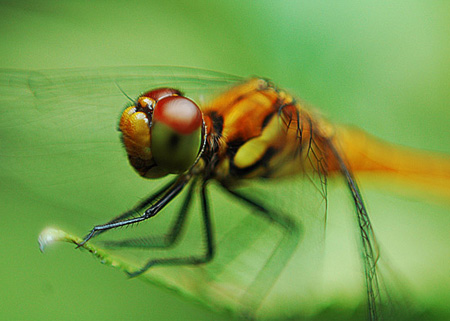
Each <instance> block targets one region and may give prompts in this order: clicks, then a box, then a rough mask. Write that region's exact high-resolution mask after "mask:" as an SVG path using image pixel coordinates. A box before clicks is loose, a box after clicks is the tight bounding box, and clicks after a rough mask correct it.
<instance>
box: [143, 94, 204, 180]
mask: <svg viewBox="0 0 450 321" xmlns="http://www.w3.org/2000/svg"><path fill="white" fill-rule="evenodd" d="M202 127H203V118H202V113H201V111H200V108H199V107H198V106H197V105H196V104H195V103H194V102H193V101H192V100H190V99H188V98H186V97H183V96H167V97H164V98H162V99H160V100H158V101H157V103H156V105H155V109H154V112H153V120H152V126H151V128H150V130H151V135H150V136H151V149H152V154H153V158H154V160H155V162H156V164H157V165H158V166H161V167H162V168H163V169H164V170H166V171H167V172H169V173H173V174H177V173H182V172H184V171H186V170H188V169H189V168H190V167H191V166H192V165H193V164H194V162H195V160H196V159H197V156H198V153H199V151H200V147H201V143H202Z"/></svg>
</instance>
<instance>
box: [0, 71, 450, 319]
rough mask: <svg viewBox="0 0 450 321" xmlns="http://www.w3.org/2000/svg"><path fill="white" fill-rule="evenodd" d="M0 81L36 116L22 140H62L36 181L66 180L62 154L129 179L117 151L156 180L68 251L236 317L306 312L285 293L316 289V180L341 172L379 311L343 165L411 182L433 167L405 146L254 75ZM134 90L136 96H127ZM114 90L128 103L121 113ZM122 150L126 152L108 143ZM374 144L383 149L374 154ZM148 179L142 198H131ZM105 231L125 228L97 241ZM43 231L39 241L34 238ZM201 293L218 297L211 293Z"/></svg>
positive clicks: (380, 294)
mask: <svg viewBox="0 0 450 321" xmlns="http://www.w3.org/2000/svg"><path fill="white" fill-rule="evenodd" d="M1 81H2V83H3V86H4V85H7V87H8V90H9V91H11V88H13V89H15V90H16V91H17V92H13V93H11V92H8V93H7V94H2V96H3V97H4V98H3V99H4V100H5V101H6V103H8V104H10V105H11V106H14V105H17V104H18V103H22V104H23V103H27V104H26V105H27V106H28V109H27V112H29V113H31V114H32V116H33V117H29V119H33V120H32V121H29V122H28V123H27V125H28V126H31V127H33V126H34V125H36V124H40V123H42V120H45V121H44V127H46V128H44V130H46V133H47V135H43V136H45V138H43V137H36V135H35V134H33V133H32V132H31V133H28V136H27V137H29V142H26V143H25V146H28V145H27V144H30V146H31V145H32V144H33V146H34V145H36V144H35V143H36V140H38V141H39V144H40V146H41V148H42V153H43V154H45V153H48V152H50V153H52V152H54V150H55V148H56V147H59V146H61V145H68V147H67V148H71V149H74V150H69V149H64V151H57V152H56V153H55V152H54V156H55V157H54V159H55V160H54V163H52V164H49V168H51V169H50V170H48V169H47V172H46V174H47V175H46V179H47V180H48V177H47V176H51V177H54V181H52V184H51V185H52V186H57V187H61V186H67V185H68V184H67V183H66V182H65V181H63V179H61V178H60V176H61V175H64V174H66V176H67V171H66V169H63V168H64V166H63V165H62V164H61V163H62V162H60V160H61V158H60V157H62V155H64V158H63V159H66V157H67V156H66V154H67V153H69V154H70V156H71V157H72V158H74V159H75V160H76V161H74V162H73V163H72V164H73V166H75V167H76V166H79V170H80V171H86V169H87V170H88V171H89V169H90V170H91V172H89V173H88V174H87V175H86V173H84V174H85V176H88V177H89V178H90V179H91V181H92V180H95V178H96V177H98V176H99V173H102V170H104V171H105V172H108V174H110V175H112V174H115V175H114V176H121V175H123V176H125V175H126V176H127V177H128V175H129V174H130V173H129V172H130V169H129V168H128V167H126V166H125V165H124V163H125V159H124V155H126V158H127V159H128V163H129V164H130V165H131V167H132V168H133V169H134V171H135V172H137V174H138V175H136V176H138V177H141V178H145V179H148V181H150V182H160V184H158V185H156V184H155V185H154V187H153V188H152V187H151V186H152V185H150V188H149V187H148V186H147V185H138V183H135V181H134V180H133V181H132V182H133V183H132V184H131V185H130V186H129V188H128V189H127V190H130V191H131V195H134V197H135V198H136V197H143V198H142V199H141V201H140V202H138V204H137V205H136V206H135V207H132V208H131V209H129V210H126V211H124V212H123V213H122V214H120V215H117V214H114V213H112V214H113V215H112V218H111V219H109V220H108V221H106V222H105V223H104V224H101V225H95V226H94V227H93V228H92V230H91V232H90V233H89V234H87V235H86V236H85V237H84V238H70V240H71V241H72V242H73V243H76V244H77V247H79V248H85V249H88V250H89V251H91V252H92V253H94V254H95V255H96V256H98V257H99V258H101V259H102V260H104V261H105V260H106V261H107V260H108V259H109V257H114V259H113V261H111V262H112V263H111V264H112V265H117V264H118V263H117V262H122V263H123V262H125V263H126V264H125V265H122V266H121V267H122V269H123V270H124V271H125V272H126V273H127V274H128V275H129V276H131V277H138V276H142V277H149V278H150V279H152V278H153V280H156V282H158V283H163V284H164V285H166V286H168V287H175V288H177V289H178V290H180V291H181V292H182V293H184V294H186V295H188V296H191V297H194V296H195V297H197V298H198V297H200V298H201V299H200V300H202V301H203V302H207V304H208V305H213V306H214V305H217V302H220V303H219V305H221V306H222V307H225V308H227V309H233V310H240V311H241V312H242V314H243V315H247V316H251V315H253V314H255V313H256V311H264V308H266V307H267V306H270V305H271V304H272V306H278V307H280V306H283V302H281V301H280V298H282V299H281V300H284V301H287V302H289V304H292V303H291V300H292V301H293V300H299V301H302V303H301V302H298V306H299V308H301V309H306V310H307V309H308V306H309V305H310V301H308V296H309V295H310V293H308V291H304V292H303V293H302V294H300V295H295V293H296V292H299V290H298V288H299V287H300V288H302V287H304V288H305V289H314V287H316V281H317V278H315V277H312V276H313V275H315V274H316V273H318V272H317V271H318V270H320V268H319V269H317V267H318V266H319V267H320V262H319V263H318V262H317V257H320V247H321V245H323V242H324V234H325V231H326V221H327V181H328V178H329V177H335V176H339V177H342V178H343V179H344V180H345V182H346V186H347V189H348V191H349V194H350V196H351V199H352V201H353V205H354V218H355V221H356V224H355V230H356V231H357V234H358V238H359V249H360V257H361V261H362V269H361V270H362V271H361V275H362V276H363V279H364V288H365V290H364V292H365V297H366V299H365V301H366V304H365V305H366V307H367V316H368V319H370V320H377V319H379V318H381V316H382V311H383V309H384V307H385V306H386V305H387V306H389V305H390V304H389V302H387V301H388V296H387V295H386V294H385V289H384V286H383V282H382V279H381V276H380V272H379V267H378V261H379V259H380V250H379V247H378V245H377V242H376V239H375V234H374V231H373V227H372V224H371V222H370V218H369V214H368V211H367V208H366V205H365V202H364V199H363V197H362V194H361V191H360V189H359V187H358V184H357V181H356V179H355V173H358V172H364V171H369V172H395V173H397V174H398V175H403V176H404V177H405V178H410V177H413V178H414V180H415V179H417V178H420V177H423V176H426V177H429V176H430V175H432V174H431V173H430V172H429V168H425V166H422V167H421V166H417V165H412V164H410V162H409V160H410V159H411V155H410V154H408V152H405V151H401V150H399V149H398V148H394V147H392V146H389V145H386V144H383V143H380V142H379V141H378V140H376V139H374V138H372V137H370V136H369V135H368V134H365V133H363V132H362V131H360V130H356V129H351V128H345V127H341V126H336V125H333V124H331V123H330V122H328V121H327V120H326V119H325V118H324V117H322V116H321V115H320V114H319V113H318V112H316V111H314V110H313V109H311V108H308V107H307V105H306V104H304V103H302V102H301V101H300V100H298V99H297V98H295V97H294V96H292V95H291V94H290V93H288V92H287V91H285V90H283V89H281V88H278V87H277V86H276V85H275V84H273V83H272V82H271V81H269V80H267V79H264V78H252V79H244V78H241V77H236V76H233V75H227V74H223V73H218V72H212V71H205V70H198V69H190V68H174V67H136V68H130V67H127V68H109V69H108V68H103V69H94V70H73V71H68V70H62V71H58V70H54V71H45V72H27V71H23V72H18V71H3V74H2V76H1ZM3 86H2V88H3ZM133 93H137V94H136V95H135V97H137V98H130V97H129V96H130V94H133ZM124 100H129V101H130V102H129V103H128V104H126V106H125V109H124V110H119V108H120V109H123V107H122V106H123V101H124ZM36 101H38V102H39V103H36ZM121 101H122V103H119V102H121ZM61 111H63V113H61ZM13 114H15V110H14V109H8V110H6V111H5V112H4V113H3V116H4V117H5V118H4V119H7V120H8V121H7V122H5V123H4V124H3V125H6V126H11V127H16V125H17V122H18V121H19V120H18V119H17V118H16V117H12V116H10V115H13ZM80 115H81V116H80ZM116 115H121V117H120V119H119V121H118V129H119V134H120V138H121V143H120V141H119V140H117V141H116V140H115V139H116V138H117V137H113V136H114V135H112V134H111V133H112V131H108V129H110V128H112V127H113V126H114V124H117V120H115V119H114V117H117V116H116ZM70 119H73V120H74V121H73V122H72V121H70ZM80 120H81V121H80ZM17 127H18V126H17ZM92 128H94V129H97V130H95V131H94V132H92ZM55 130H57V131H58V133H59V134H58V135H56V136H55ZM38 136H39V135H38ZM13 143H15V140H14V139H13V137H11V143H10V144H13ZM7 144H8V143H7ZM91 146H95V148H91ZM122 146H123V147H125V151H126V153H123V152H121V151H119V150H120V149H121V148H122ZM23 150H24V153H25V154H26V148H25V147H24V149H23ZM386 153H388V154H389V157H385V156H383V155H386ZM18 154H20V152H18ZM80 154H81V156H80ZM393 155H394V156H396V157H393ZM83 156H85V157H83ZM87 156H88V157H87ZM415 156H417V157H419V158H420V156H418V155H415ZM119 159H120V160H121V164H122V165H121V166H122V167H120V168H119V167H117V166H118V165H117V163H118V160H119ZM93 164H95V166H94V165H93ZM435 164H436V168H438V169H439V170H437V171H436V172H437V173H436V175H435V176H437V177H440V176H442V172H443V171H444V172H445V171H446V170H447V168H448V167H445V166H448V161H447V160H444V159H442V160H435ZM30 166H32V165H30ZM58 168H59V169H61V170H58ZM442 168H443V170H442ZM41 172H42V171H41ZM111 172H114V173H111ZM447 172H448V171H447ZM52 175H53V176H52ZM77 178H78V175H75V176H71V177H69V180H72V181H76V179H77ZM65 179H66V178H64V180H65ZM145 181H147V180H145ZM432 181H433V182H436V181H437V180H432ZM439 182H441V183H442V182H443V183H442V184H445V181H442V180H441V181H439ZM139 184H141V183H139ZM69 185H70V184H69ZM144 186H145V187H144ZM440 187H441V186H440V185H439V186H437V188H440ZM143 189H144V190H143ZM148 189H152V191H151V193H150V195H147V196H145V197H144V196H142V195H143V192H146V191H147V190H148ZM73 192H75V193H79V194H83V191H80V190H76V191H73ZM120 192H122V194H123V191H121V190H120V189H119V190H118V193H120ZM84 193H85V194H84V195H85V197H86V199H89V195H90V194H91V193H92V192H91V191H90V190H89V188H87V189H86V191H84ZM122 194H118V195H122ZM210 194H211V195H212V196H213V197H210V196H211V195H210ZM95 195H97V197H98V196H99V195H101V193H100V192H99V193H97V194H95ZM217 199H221V201H222V203H221V204H222V205H221V206H220V207H217V206H214V204H215V201H216V200H217ZM211 200H212V202H211ZM77 206H79V204H77ZM101 210H102V212H107V213H109V214H111V210H105V209H101ZM167 212H170V213H171V214H172V213H174V214H175V215H172V216H173V217H174V218H173V221H171V222H169V223H168V226H167V222H166V224H165V227H164V228H159V225H158V224H160V222H158V221H157V219H158V218H159V217H161V216H165V215H166V213H167ZM195 213H197V214H200V215H199V217H197V221H196V223H197V224H198V226H197V227H192V225H193V224H189V223H194V222H192V220H194V218H192V217H191V216H193V215H194V214H195ZM189 220H191V222H189ZM144 221H147V222H145V225H146V226H147V227H148V228H149V229H150V232H149V231H147V230H145V232H143V234H141V235H139V236H138V235H136V234H138V233H137V231H136V230H137V229H125V231H124V229H121V227H125V226H134V225H136V224H138V223H142V224H139V229H140V228H141V227H142V226H143V225H144V223H143V222H144ZM153 223H155V224H153ZM186 225H189V226H186ZM153 227H155V228H154V229H153ZM164 229H165V230H164ZM154 231H160V232H159V233H157V234H156V235H155V234H154ZM161 231H162V232H161ZM190 231H191V232H190ZM114 232H117V233H124V234H126V235H127V236H126V237H122V238H118V237H112V236H111V237H110V238H107V239H104V238H105V237H107V236H108V235H113V233H114ZM151 232H153V233H151ZM47 236H48V235H47ZM97 239H99V240H98V241H97ZM181 239H183V240H181ZM47 241H48V240H45V239H41V246H43V244H44V245H45V243H46V242H47ZM96 241H97V243H96V245H95V246H96V247H91V243H92V242H94V243H95V242H96ZM97 244H98V245H97ZM183 245H184V247H183ZM97 246H98V247H97ZM177 247H179V248H180V249H179V250H178V251H177V250H176V249H174V248H177ZM161 249H164V250H167V252H168V253H169V254H167V255H166V254H165V252H162V251H161ZM193 249H194V250H193ZM193 252H194V253H193ZM115 253H117V254H115ZM150 254H151V255H150ZM117 257H118V258H119V259H117ZM293 273H295V274H300V277H299V278H300V279H303V281H299V282H298V283H297V284H296V285H295V286H294V287H292V285H291V284H289V283H290V282H292V279H293V277H291V275H292V274H293ZM303 274H304V275H303ZM282 275H284V277H283V276H282ZM302 282H303V283H302ZM289 286H291V288H290V289H289ZM291 292H292V293H293V294H292V295H289V294H290V293H291ZM300 292H301V291H300ZM280 293H282V294H283V295H284V296H285V297H283V295H281V296H280ZM277 295H278V296H277ZM213 297H214V300H215V301H217V302H215V303H211V298H213ZM287 297H289V298H287ZM309 312H310V313H313V311H309Z"/></svg>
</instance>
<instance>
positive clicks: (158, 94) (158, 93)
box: [141, 88, 181, 101]
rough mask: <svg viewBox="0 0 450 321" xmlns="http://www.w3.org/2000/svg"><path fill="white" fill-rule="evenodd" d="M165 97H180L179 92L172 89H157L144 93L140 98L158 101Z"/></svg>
mask: <svg viewBox="0 0 450 321" xmlns="http://www.w3.org/2000/svg"><path fill="white" fill-rule="evenodd" d="M167 96H181V92H180V91H179V90H176V89H173V88H158V89H153V90H150V91H147V92H145V93H144V94H143V95H142V96H141V97H149V98H151V99H153V100H154V101H158V100H160V99H162V98H164V97H167Z"/></svg>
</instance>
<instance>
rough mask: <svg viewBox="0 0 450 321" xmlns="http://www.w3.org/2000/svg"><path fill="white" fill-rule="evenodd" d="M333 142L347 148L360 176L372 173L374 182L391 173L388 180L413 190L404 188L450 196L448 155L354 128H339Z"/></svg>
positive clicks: (352, 166) (335, 169)
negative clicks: (428, 151) (402, 143)
mask: <svg viewBox="0 0 450 321" xmlns="http://www.w3.org/2000/svg"><path fill="white" fill-rule="evenodd" d="M334 144H335V145H336V146H337V147H338V148H339V149H340V150H342V151H343V152H344V153H343V154H344V155H345V158H346V162H347V163H348V165H349V167H350V169H351V171H352V172H354V173H358V175H359V176H361V175H364V176H369V177H370V178H373V179H374V180H373V181H374V182H375V183H376V182H377V181H378V179H383V177H385V178H386V176H388V178H389V182H395V183H399V184H400V185H402V186H405V187H406V186H407V187H413V190H411V189H410V188H405V189H401V190H402V191H409V192H411V191H414V190H416V191H420V192H421V193H422V192H426V193H428V194H430V195H429V196H437V197H438V198H441V197H442V198H443V199H444V200H449V199H450V158H448V157H445V156H443V155H439V154H437V153H426V152H423V151H417V150H414V149H410V148H406V147H403V146H396V145H393V144H390V143H388V142H383V141H381V140H379V139H377V138H375V137H373V136H371V135H369V134H367V133H364V132H363V131H361V130H359V129H355V128H339V129H337V132H336V135H335V136H334ZM333 167H334V166H333V164H331V167H330V174H333V173H334V172H337V170H338V169H337V168H333ZM383 182H386V180H384V181H383ZM389 185H391V183H390V184H389ZM383 186H384V185H383ZM395 186H397V184H395ZM389 187H392V186H389ZM397 190H398V189H397Z"/></svg>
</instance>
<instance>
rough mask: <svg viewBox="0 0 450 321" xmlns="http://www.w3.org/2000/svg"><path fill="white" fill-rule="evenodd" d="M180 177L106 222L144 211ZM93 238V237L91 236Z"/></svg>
mask: <svg viewBox="0 0 450 321" xmlns="http://www.w3.org/2000/svg"><path fill="white" fill-rule="evenodd" d="M177 179H178V178H176V179H174V180H171V181H170V182H169V183H168V184H165V185H164V186H163V187H161V188H160V189H158V190H157V191H156V192H155V193H153V194H151V195H149V196H147V198H146V199H144V200H143V201H141V202H140V203H138V204H137V205H136V206H135V207H133V208H132V209H131V210H128V211H126V212H124V213H122V214H120V215H119V216H116V217H115V218H113V219H112V220H111V221H109V222H108V223H106V224H111V223H115V222H119V221H122V220H124V219H127V218H129V217H132V216H134V215H136V214H138V213H139V212H140V211H142V210H143V209H144V208H146V207H147V206H149V205H150V204H151V203H152V202H153V201H154V200H156V199H157V198H158V197H160V196H161V195H162V194H163V193H164V192H165V191H167V189H169V188H170V186H172V185H173V184H175V182H176V181H177ZM105 231H106V230H102V231H98V232H97V233H95V235H94V236H98V235H100V234H102V233H103V232H105ZM86 237H87V235H86V236H85V238H86ZM91 238H92V237H91Z"/></svg>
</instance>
